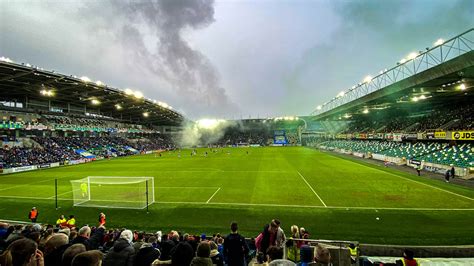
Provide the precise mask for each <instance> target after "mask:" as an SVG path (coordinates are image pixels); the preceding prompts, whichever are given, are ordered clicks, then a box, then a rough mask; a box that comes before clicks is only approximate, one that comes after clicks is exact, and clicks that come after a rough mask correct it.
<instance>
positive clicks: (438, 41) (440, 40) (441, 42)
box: [433, 39, 444, 46]
mask: <svg viewBox="0 0 474 266" xmlns="http://www.w3.org/2000/svg"><path fill="white" fill-rule="evenodd" d="M443 43H444V40H443V39H438V40H437V41H436V42H435V43H434V44H433V45H434V46H440V45H442V44H443Z"/></svg>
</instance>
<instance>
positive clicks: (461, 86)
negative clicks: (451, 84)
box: [459, 83, 466, 91]
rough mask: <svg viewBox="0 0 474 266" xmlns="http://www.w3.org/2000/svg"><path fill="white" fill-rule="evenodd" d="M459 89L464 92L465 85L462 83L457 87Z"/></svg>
mask: <svg viewBox="0 0 474 266" xmlns="http://www.w3.org/2000/svg"><path fill="white" fill-rule="evenodd" d="M459 89H460V90H462V91H465V90H466V85H465V84H464V83H462V84H461V85H459Z"/></svg>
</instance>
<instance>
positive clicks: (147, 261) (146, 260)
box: [133, 236, 160, 266]
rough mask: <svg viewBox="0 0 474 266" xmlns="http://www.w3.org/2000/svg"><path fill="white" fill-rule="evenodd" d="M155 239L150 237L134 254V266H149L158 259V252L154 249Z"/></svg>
mask: <svg viewBox="0 0 474 266" xmlns="http://www.w3.org/2000/svg"><path fill="white" fill-rule="evenodd" d="M155 243H156V237H154V236H150V237H149V238H148V241H147V242H146V243H143V244H142V245H141V247H140V248H139V250H138V251H137V252H135V254H136V255H135V261H134V263H133V265H134V266H149V265H151V264H152V262H153V261H155V260H156V259H158V258H159V257H160V250H159V249H157V248H155V247H154V246H153V244H155Z"/></svg>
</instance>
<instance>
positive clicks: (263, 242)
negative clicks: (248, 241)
mask: <svg viewBox="0 0 474 266" xmlns="http://www.w3.org/2000/svg"><path fill="white" fill-rule="evenodd" d="M277 232H278V225H277V224H276V223H275V222H273V221H272V222H271V223H270V224H266V225H265V226H264V227H263V231H262V232H261V233H260V234H259V235H258V236H257V238H256V239H255V245H256V246H257V251H260V252H263V254H264V255H267V253H266V252H267V249H268V248H269V247H271V246H275V244H276V234H277Z"/></svg>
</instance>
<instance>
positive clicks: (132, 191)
mask: <svg viewBox="0 0 474 266" xmlns="http://www.w3.org/2000/svg"><path fill="white" fill-rule="evenodd" d="M71 185H72V194H73V201H74V206H80V207H104V208H124V209H144V208H146V207H147V206H148V205H150V204H152V203H153V202H155V183H154V179H153V177H125V176H88V177H86V178H82V179H76V180H71Z"/></svg>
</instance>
